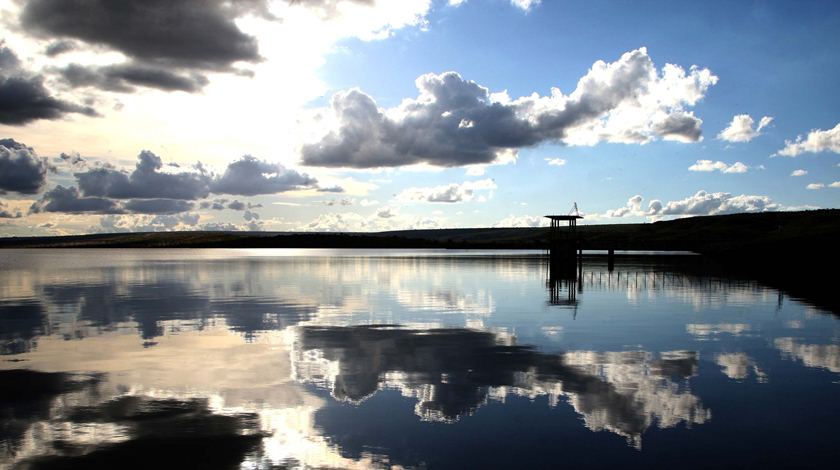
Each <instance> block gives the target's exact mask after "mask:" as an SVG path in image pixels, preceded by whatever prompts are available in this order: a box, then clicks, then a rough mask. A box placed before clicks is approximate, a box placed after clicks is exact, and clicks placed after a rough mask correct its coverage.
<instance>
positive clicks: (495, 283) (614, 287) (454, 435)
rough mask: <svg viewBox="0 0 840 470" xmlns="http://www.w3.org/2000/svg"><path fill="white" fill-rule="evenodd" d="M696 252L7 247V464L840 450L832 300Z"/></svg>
mask: <svg viewBox="0 0 840 470" xmlns="http://www.w3.org/2000/svg"><path fill="white" fill-rule="evenodd" d="M696 264H697V263H696V262H695V261H693V260H688V261H686V260H685V259H682V258H680V259H679V260H678V259H677V258H674V257H663V256H659V257H655V258H647V259H619V260H618V261H617V262H616V264H615V266H614V267H612V269H611V267H610V266H608V265H607V264H606V260H604V259H600V260H599V259H596V258H593V259H585V261H584V263H583V266H582V269H581V270H580V271H575V272H574V273H573V274H572V278H569V279H561V278H560V276H559V275H558V273H551V272H549V269H548V267H547V266H546V264H545V262H544V260H543V259H541V258H540V257H539V256H538V254H537V253H525V254H523V253H518V254H510V253H508V254H504V253H486V252H485V253H470V254H467V253H459V252H447V251H399V250H397V251H352V250H344V251H330V250H253V251H248V250H4V251H2V252H0V293H1V294H2V295H0V354H2V356H0V466H8V467H18V466H19V467H21V468H67V467H71V468H73V467H80V468H91V467H108V468H112V467H115V466H117V465H119V466H123V467H124V466H126V464H127V463H130V464H131V465H135V466H137V467H145V468H151V467H152V466H157V467H162V466H181V467H194V468H238V467H242V468H270V467H318V468H322V467H329V468H369V467H387V466H401V467H414V468H418V467H419V468H465V467H468V468H486V467H502V468H505V467H506V468H514V467H519V468H554V467H560V466H580V465H587V466H592V467H606V466H614V465H622V466H631V467H641V466H659V467H676V466H681V467H705V468H709V467H736V466H744V465H757V464H769V465H771V466H791V465H796V466H823V465H826V466H827V465H829V464H830V463H831V462H834V461H835V460H836V459H837V458H838V457H840V455H838V454H840V452H838V446H837V444H836V430H837V426H838V425H840V322H838V317H837V316H836V315H835V314H834V313H832V312H829V311H826V310H821V309H820V308H817V307H813V306H810V305H809V304H808V303H807V302H805V301H801V300H795V299H791V298H789V297H787V296H786V295H785V293H784V292H780V291H778V290H776V289H771V288H768V287H766V286H763V285H762V284H760V283H757V282H754V281H750V280H743V279H741V280H737V279H730V278H726V277H721V276H720V275H709V274H708V273H706V272H704V271H703V269H702V267H697V266H695V265H696ZM566 277H569V275H568V274H567V275H566Z"/></svg>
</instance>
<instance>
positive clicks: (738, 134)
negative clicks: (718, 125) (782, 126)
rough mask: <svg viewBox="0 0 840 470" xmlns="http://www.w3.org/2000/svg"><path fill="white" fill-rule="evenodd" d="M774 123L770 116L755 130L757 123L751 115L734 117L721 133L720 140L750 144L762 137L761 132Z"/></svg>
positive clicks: (763, 118) (759, 122)
mask: <svg viewBox="0 0 840 470" xmlns="http://www.w3.org/2000/svg"><path fill="white" fill-rule="evenodd" d="M771 122H773V118H772V117H770V116H764V117H762V118H761V120H759V121H758V127H756V128H755V129H753V125H754V124H755V121H754V120H753V118H752V117H751V116H750V115H749V114H738V115H735V116H733V117H732V122H730V123H729V126H728V127H727V128H726V129H724V130H722V131H720V134H718V139H720V140H725V141H727V142H749V141H751V140H753V139H755V138H756V137H758V136H760V135H761V131H762V130H763V129H764V128H765V127H767V126H768V125H770V123H771Z"/></svg>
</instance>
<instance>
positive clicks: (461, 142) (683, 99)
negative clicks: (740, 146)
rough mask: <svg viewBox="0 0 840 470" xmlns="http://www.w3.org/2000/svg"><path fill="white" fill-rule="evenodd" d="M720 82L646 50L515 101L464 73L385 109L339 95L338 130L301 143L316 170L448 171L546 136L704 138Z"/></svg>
mask: <svg viewBox="0 0 840 470" xmlns="http://www.w3.org/2000/svg"><path fill="white" fill-rule="evenodd" d="M717 80H718V78H717V77H716V76H715V75H713V74H712V72H711V71H710V70H709V69H704V68H699V67H696V66H692V67H690V68H689V69H688V70H685V69H684V68H682V67H680V66H677V65H673V64H665V66H663V67H662V68H661V69H657V68H656V66H655V65H654V64H653V60H652V59H651V58H650V56H649V55H648V51H647V49H646V48H644V47H642V48H639V49H636V50H634V51H630V52H627V53H625V54H623V55H622V56H621V57H620V58H619V59H618V60H616V61H615V62H611V63H607V62H604V61H600V60H599V61H597V62H595V63H594V64H593V65H592V67H591V68H590V69H589V71H588V72H587V73H586V74H585V75H584V76H583V77H581V78H580V80H579V81H578V83H577V86H576V88H575V89H574V91H572V93H571V94H568V95H566V94H564V93H563V92H561V91H560V90H559V89H558V88H552V90H551V92H550V94H548V95H546V96H541V95H539V94H537V93H533V94H531V95H528V96H524V97H520V98H517V99H511V98H510V97H508V96H507V94H506V93H501V94H500V93H490V90H488V89H487V88H485V87H483V86H481V85H479V84H478V83H476V82H474V81H471V80H466V79H464V78H462V77H461V75H459V74H458V73H456V72H445V73H442V74H433V73H429V74H426V75H422V76H420V77H418V78H417V80H416V82H415V84H416V86H417V89H418V91H419V95H418V96H417V97H416V98H408V99H405V100H403V101H402V103H401V104H400V105H398V106H396V107H394V108H388V109H386V108H381V107H380V106H379V105H378V104H377V103H376V101H375V100H374V99H373V98H372V97H371V96H369V95H367V94H365V93H364V92H362V91H361V90H359V89H351V90H346V91H341V92H338V93H336V94H335V95H333V97H332V100H331V104H332V106H331V108H332V109H329V110H321V111H319V112H318V113H317V117H318V120H319V122H324V123H325V124H326V125H327V126H328V127H330V128H331V129H330V130H329V131H327V132H326V134H324V135H321V136H320V138H319V140H317V141H314V142H310V143H308V144H306V145H304V146H303V147H302V149H301V154H302V160H303V163H304V164H306V165H310V166H321V167H339V168H341V167H344V168H382V167H396V166H407V165H415V164H427V165H432V166H439V167H454V166H468V165H477V164H490V163H494V164H495V163H503V162H509V161H510V156H511V155H515V152H513V151H515V150H516V149H520V148H523V147H532V146H535V145H538V144H540V143H544V142H561V143H565V144H568V145H595V144H597V143H599V142H616V143H635V144H644V143H647V142H651V141H653V140H656V139H664V140H673V141H679V142H697V141H699V140H701V139H702V133H701V129H700V127H701V124H702V120H701V119H699V118H698V117H696V116H694V114H693V112H691V111H689V110H687V109H686V108H687V107H690V106H694V105H695V104H696V103H697V102H698V101H699V100H700V99H702V98H703V97H704V96H705V94H706V91H707V90H708V89H709V87H711V86H712V85H714V84H715V83H717Z"/></svg>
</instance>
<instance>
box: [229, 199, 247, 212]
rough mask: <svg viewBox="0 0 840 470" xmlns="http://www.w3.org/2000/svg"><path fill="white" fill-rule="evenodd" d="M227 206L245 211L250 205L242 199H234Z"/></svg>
mask: <svg viewBox="0 0 840 470" xmlns="http://www.w3.org/2000/svg"><path fill="white" fill-rule="evenodd" d="M227 208H228V209H232V210H235V211H244V210H245V209H247V208H248V206H246V205H245V203H244V202H242V201H236V200H234V201H232V202H231V203H230V204H228V205H227Z"/></svg>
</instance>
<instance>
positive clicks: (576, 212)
mask: <svg viewBox="0 0 840 470" xmlns="http://www.w3.org/2000/svg"><path fill="white" fill-rule="evenodd" d="M569 215H574V216H578V217H582V216H581V214H580V211H579V210H578V206H577V201H575V203H574V204H573V205H572V210H571V211H570V212H569Z"/></svg>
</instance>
